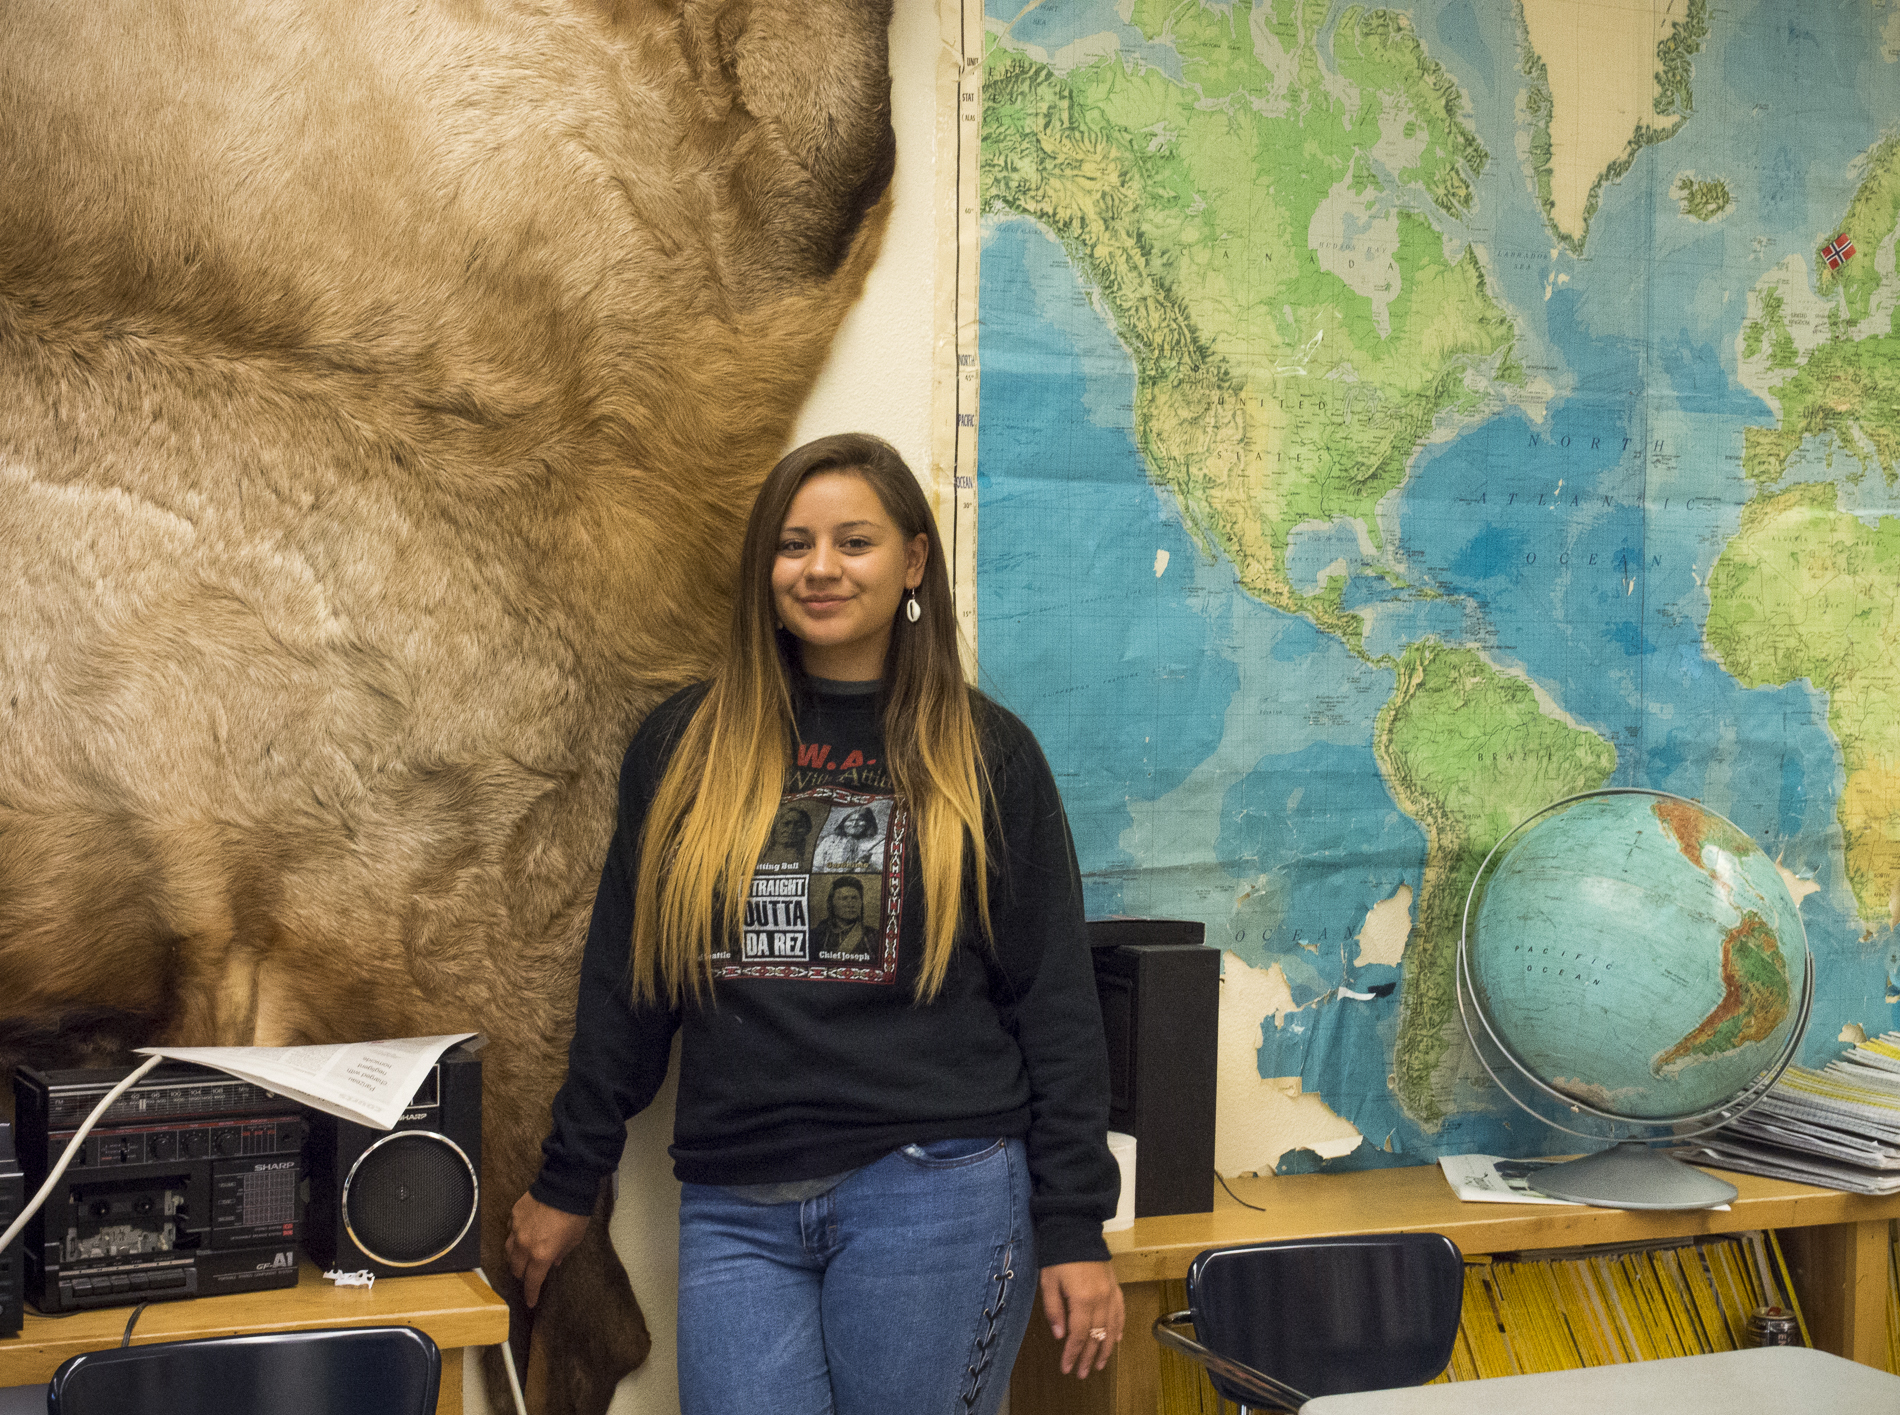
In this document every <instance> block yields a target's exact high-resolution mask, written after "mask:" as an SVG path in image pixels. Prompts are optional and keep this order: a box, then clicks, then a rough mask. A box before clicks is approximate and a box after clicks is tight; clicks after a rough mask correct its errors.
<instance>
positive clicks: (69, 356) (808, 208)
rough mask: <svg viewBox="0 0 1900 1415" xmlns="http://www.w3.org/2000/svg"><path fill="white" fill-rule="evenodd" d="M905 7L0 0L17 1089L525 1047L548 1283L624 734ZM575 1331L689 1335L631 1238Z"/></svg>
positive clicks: (721, 504)
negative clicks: (558, 1112)
mask: <svg viewBox="0 0 1900 1415" xmlns="http://www.w3.org/2000/svg"><path fill="white" fill-rule="evenodd" d="M889 19H890V13H889V5H888V3H883V4H880V3H876V0H756V3H747V0H647V2H646V3H642V2H641V0H535V3H529V0H400V3H396V2H395V0H273V3H264V0H86V3H84V4H72V3H66V0H0V1063H4V1064H5V1065H9V1066H10V1065H13V1064H16V1063H18V1062H21V1061H31V1062H34V1063H36V1064H40V1065H74V1064H104V1063H106V1062H109V1061H116V1060H119V1059H122V1058H123V1057H124V1056H125V1054H126V1051H127V1049H128V1048H129V1047H131V1046H135V1045H140V1044H146V1043H158V1042H168V1043H176V1044H201V1045H208V1044H232V1043H250V1042H256V1043H261V1044H293V1043H302V1042H318V1041H337V1040H350V1039H364V1038H372V1037H383V1036H409V1035H426V1034H436V1033H444V1032H454V1031H463V1030H479V1031H482V1032H485V1033H487V1034H488V1036H489V1038H490V1044H489V1046H488V1048H487V1049H486V1051H485V1052H484V1053H483V1055H484V1060H485V1067H486V1077H485V1092H486V1098H487V1109H486V1113H485V1117H484V1133H483V1154H484V1173H483V1176H482V1179H483V1192H484V1215H483V1219H484V1249H483V1251H484V1254H485V1267H486V1270H487V1272H488V1274H489V1276H490V1277H491V1278H494V1279H495V1280H496V1281H497V1282H498V1283H501V1284H504V1285H506V1284H507V1283H508V1281H509V1279H508V1276H507V1274H508V1264H507V1262H506V1261H505V1259H504V1258H503V1256H502V1238H503V1236H504V1234H505V1232H506V1225H507V1221H508V1210H509V1205H510V1204H511V1203H512V1202H513V1199H514V1196H516V1195H518V1194H520V1193H521V1191H522V1190H523V1189H524V1188H525V1187H526V1185H527V1183H528V1181H529V1180H530V1178H531V1177H532V1176H533V1173H534V1171H535V1168H536V1166H537V1164H538V1160H539V1151H538V1145H539V1141H540V1139H541V1137H542V1135H543V1133H544V1132H545V1129H546V1126H547V1121H548V1105H549V1102H550V1099H551V1097H552V1096H553V1093H554V1091H555V1089H556V1087H557V1086H558V1085H559V1083H560V1080H561V1077H562V1074H563V1071H564V1068H565V1064H566V1042H567V1037H568V1034H569V1031H570V1028H571V1025H572V1009H573V999H574V989H575V981H576V975H577V969H578V965H579V959H580V948H581V941H582V938H583V934H584V931H585V927H586V921H587V916H588V911H589V906H590V903H591V900H592V896H593V892H594V886H595V883H596V881H597V878H598V871H599V867H600V861H601V858H602V856H603V854H604V852H605V848H606V842H607V839H608V836H609V834H610V832H611V830H612V827H613V785H614V780H615V773H616V770H617V768H618V765H619V759H620V755H621V753H622V750H623V749H624V747H625V744H626V742H627V739H628V736H629V735H630V733H631V731H632V729H633V728H634V726H635V725H636V724H637V723H638V722H639V720H640V719H641V717H642V716H643V714H644V713H645V712H646V710H647V709H648V708H650V707H651V706H652V705H653V704H654V703H655V702H657V701H658V700H659V699H660V698H662V697H663V696H665V695H666V694H668V693H669V692H671V691H672V690H674V689H675V688H677V687H679V686H680V685H682V684H684V683H686V682H689V681H691V680H692V679H694V678H695V677H698V676H701V675H702V674H703V673H704V672H705V670H706V668H707V666H708V664H709V663H710V662H711V661H712V658H713V655H714V654H715V653H716V652H717V651H718V650H719V647H720V644H721V641H722V637H723V627H722V626H723V625H724V622H725V618H726V606H727V603H728V596H729V593H730V581H731V574H732V568H733V558H734V547H736V545H737V543H738V535H737V527H738V525H739V524H740V522H741V520H742V519H743V515H744V511H745V508H746V507H747V505H748V503H749V501H750V499H751V492H752V488H753V487H754V486H755V485H756V483H757V481H758V479H759V478H761V477H762V476H763V474H764V473H765V471H766V470H767V469H769V467H770V466H771V464H772V462H773V461H774V460H775V459H776V457H777V456H778V455H779V454H780V452H782V451H783V450H784V445H785V442H786V439H787V436H788V434H789V432H790V429H791V425H792V420H793V416H794V414H795V412H796V410H797V409H798V407H799V405H800V403H801V402H802V400H803V399H804V397H805V395H806V393H807V392H808V391H809V389H810V387H811V384H812V382H813V380H814V378H815V377H816V375H817V372H818V370H819V367H820V365H821V363H822V362H823V360H824V357H825V354H826V351H827V349H828V347H829V345H830V342H831V339H832V336H833V334H834V332H835V331H836V329H837V326H838V324H839V322H840V320H841V319H842V317H843V315H844V313H845V311H846V310H847V309H848V307H849V306H850V304H851V303H852V301H853V300H854V299H855V298H856V296H857V294H858V292H859V290H860V288H861V286H862V282H863V279H864V275H865V272H866V270H867V269H868V267H869V265H870V263H871V261H872V259H873V258H874V256H875V254H876V248H877V243H878V239H879V234H880V232H881V230H882V228H883V224H884V219H885V211H886V202H887V197H886V190H887V186H888V183H889V179H890V176H891V173H892V170H893V163H894V160H895V158H894V139H893V136H892V130H891V123H890V112H889V101H890V79H889V70H888V64H887V43H888V36H887V27H888V23H889ZM607 1202H608V1201H607V1200H606V1198H605V1197H604V1196H603V1200H602V1205H603V1210H604V1208H605V1205H606V1203H607ZM526 1328H527V1323H526V1319H525V1315H523V1318H522V1320H521V1321H520V1322H519V1323H518V1329H519V1330H526ZM530 1345H531V1346H532V1358H531V1360H530V1363H529V1367H530V1369H529V1372H528V1375H529V1387H530V1393H531V1399H532V1402H533V1403H534V1405H535V1406H536V1407H538V1409H540V1410H542V1411H548V1412H567V1411H575V1412H583V1411H584V1412H597V1411H600V1410H603V1409H604V1408H605V1406H606V1402H607V1400H608V1398H609V1397H610V1395H611V1393H612V1389H613V1383H614V1382H615V1381H616V1380H617V1379H618V1378H619V1376H620V1375H621V1374H622V1373H624V1372H625V1371H626V1370H628V1369H630V1368H631V1367H633V1366H634V1365H637V1364H638V1362H639V1361H640V1360H641V1359H643V1357H644V1356H645V1354H646V1348H647V1336H646V1330H645V1327H644V1325H643V1324H642V1320H641V1317H640V1313H639V1310H638V1306H637V1303H636V1301H635V1299H634V1295H633V1294H632V1293H631V1291H630V1289H629V1286H628V1282H627V1279H626V1276H625V1273H624V1271H623V1270H622V1268H621V1266H620V1263H619V1261H618V1259H617V1258H616V1257H615V1256H614V1254H613V1251H612V1249H611V1248H610V1247H609V1245H608V1243H607V1240H606V1236H605V1230H604V1218H602V1217H601V1216H598V1215H597V1219H596V1223H595V1225H594V1231H593V1233H592V1235H591V1236H590V1239H589V1240H588V1242H587V1243H586V1244H585V1245H584V1247H583V1248H582V1249H581V1250H579V1251H577V1252H576V1253H575V1254H574V1255H573V1256H572V1257H570V1258H569V1260H568V1261H567V1262H566V1263H564V1264H563V1265H562V1267H561V1269H560V1271H559V1272H558V1273H557V1274H556V1275H555V1277H554V1278H553V1280H552V1282H551V1285H550V1287H549V1290H548V1291H547V1293H546V1295H545V1296H544V1297H543V1300H542V1302H541V1305H540V1307H539V1308H537V1309H536V1311H535V1313H534V1316H533V1323H532V1331H531V1336H530Z"/></svg>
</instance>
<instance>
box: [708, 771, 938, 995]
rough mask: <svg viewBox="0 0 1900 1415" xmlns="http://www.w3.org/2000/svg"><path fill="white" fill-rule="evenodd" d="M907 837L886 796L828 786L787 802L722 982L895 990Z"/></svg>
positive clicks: (723, 966) (899, 808)
mask: <svg viewBox="0 0 1900 1415" xmlns="http://www.w3.org/2000/svg"><path fill="white" fill-rule="evenodd" d="M815 774H816V773H799V775H800V776H805V777H807V779H809V776H810V775H815ZM799 784H802V783H799V782H797V781H796V780H794V781H793V782H788V785H799ZM909 832H910V815H909V812H908V811H906V810H905V808H904V804H903V802H901V801H899V800H897V799H896V798H895V797H893V796H891V795H889V794H873V793H871V792H866V791H859V790H851V789H849V788H847V787H843V786H838V785H830V784H827V785H822V786H815V787H809V788H807V789H804V790H798V791H794V792H790V793H788V794H787V795H786V796H785V797H784V798H783V799H782V800H781V801H780V802H779V809H778V816H777V818H776V819H775V820H774V821H773V822H772V834H771V837H770V839H769V840H768V841H767V843H766V847H765V850H764V852H763V853H762V854H761V855H760V856H759V863H758V865H757V866H756V867H755V868H754V870H753V874H752V887H751V890H750V891H749V892H748V893H747V895H746V905H745V932H744V934H743V936H742V938H741V939H740V941H739V951H738V956H737V957H734V956H733V955H732V954H730V953H728V954H727V955H726V956H725V957H724V958H723V960H720V959H719V956H718V955H715V959H716V960H718V971H719V976H720V977H721V978H728V979H742V978H823V979H831V980H833V981H836V982H847V983H893V982H895V981H896V980H897V940H898V935H899V933H900V932H901V927H902V924H903V913H904V868H903V866H904V842H905V839H906V837H907V836H908V835H909Z"/></svg>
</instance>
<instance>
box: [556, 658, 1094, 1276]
mask: <svg viewBox="0 0 1900 1415" xmlns="http://www.w3.org/2000/svg"><path fill="white" fill-rule="evenodd" d="M801 695H802V697H803V699H804V700H803V702H802V703H801V706H800V708H799V710H798V713H797V728H798V738H799V743H798V746H797V749H796V750H797V758H798V760H797V764H796V765H794V766H793V767H791V768H790V769H788V771H787V772H786V784H785V792H784V797H783V800H782V803H781V805H780V809H779V815H778V819H777V821H776V822H775V824H774V827H773V833H772V837H771V840H770V842H769V843H768V845H767V849H766V851H765V853H764V855H762V856H761V857H760V862H759V865H758V869H757V873H755V875H754V876H753V880H752V886H751V893H750V895H749V897H748V899H747V904H746V926H745V930H744V935H743V937H742V938H739V939H734V940H731V941H730V942H729V943H728V944H727V952H726V953H724V954H723V955H715V957H714V960H713V962H714V970H715V982H714V985H713V988H712V990H711V992H710V994H709V995H708V997H707V1000H706V1001H705V1002H703V1003H695V1002H693V1001H692V1000H691V999H690V998H689V999H688V1000H687V1001H686V1002H685V1003H684V1004H683V1005H682V1007H680V1008H678V1009H674V1008H669V1007H667V1006H666V1005H664V1004H663V1003H646V1004H641V1005H638V1006H636V1005H634V1004H633V1002H632V1000H631V985H630V981H629V967H628V965H629V958H630V943H629V940H630V937H631V933H632V925H633V889H634V881H635V879H636V878H637V876H638V863H639V861H638V857H639V842H640V831H641V827H642V825H643V823H644V822H645V820H646V813H647V810H648V808H649V806H650V805H651V804H652V801H653V795H654V792H655V790H656V789H657V787H658V785H659V781H660V777H661V775H662V774H663V773H664V772H665V769H666V763H667V760H668V758H669V757H670V756H671V753H672V750H673V746H674V744H675V743H676V742H677V741H678V739H679V736H680V734H681V732H682V731H683V730H684V729H685V726H686V723H687V722H688V720H689V719H690V718H691V716H692V713H693V711H694V709H695V708H697V707H698V706H699V703H700V702H701V701H702V699H703V698H704V696H705V689H704V687H703V686H701V687H698V688H692V689H688V690H687V691H686V692H684V693H681V694H678V695H676V696H674V697H673V698H670V699H668V700H667V701H666V702H665V703H662V704H661V705H660V706H659V707H658V708H656V709H655V710H654V711H653V713H652V714H651V715H650V716H649V717H648V718H647V720H646V722H645V723H644V724H642V726H641V728H640V730H639V731H638V732H637V733H636V734H635V735H634V738H633V742H632V744H631V745H630V746H629V747H628V748H627V756H626V760H625V762H624V763H623V765H622V767H621V771H620V815H619V822H618V825H617V826H616V828H615V831H614V837H613V843H612V845H611V846H610V847H609V849H608V852H607V861H606V864H605V865H604V866H603V867H602V869H601V877H600V891H599V893H598V895H597V896H596V897H595V901H594V915H593V921H592V923H591V925H590V926H589V929H588V935H587V950H586V954H585V956H584V958H583V961H582V964H581V983H580V999H579V1004H578V1008H577V1012H576V1020H575V1028H574V1041H573V1045H572V1046H571V1048H570V1049H569V1052H568V1074H567V1080H566V1081H565V1082H564V1083H563V1084H562V1086H561V1090H560V1093H559V1094H558V1095H557V1096H556V1097H555V1100H554V1129H553V1133H552V1134H550V1135H549V1136H548V1138H547V1139H546V1140H545V1141H544V1142H543V1143H542V1146H541V1149H542V1154H543V1156H544V1158H543V1162H542V1167H541V1174H540V1176H539V1178H537V1179H536V1180H535V1182H534V1185H533V1187H532V1190H531V1192H532V1193H533V1194H534V1196H535V1198H537V1199H539V1200H540V1201H541V1202H542V1203H544V1204H548V1205H551V1206H552V1207H554V1208H557V1209H562V1210H565V1211H567V1212H569V1213H576V1214H584V1213H590V1212H592V1210H593V1206H594V1197H595V1194H596V1191H597V1190H598V1187H599V1182H600V1179H601V1177H602V1176H603V1175H606V1174H608V1173H610V1172H612V1171H613V1170H614V1169H615V1168H616V1167H617V1165H618V1164H619V1161H620V1152H621V1148H622V1146H623V1145H624V1143H625V1140H626V1129H625V1127H626V1121H627V1118H628V1117H629V1116H631V1115H633V1114H634V1113H635V1112H637V1111H639V1110H641V1109H642V1108H644V1107H645V1106H646V1105H647V1103H648V1102H649V1101H651V1100H652V1099H653V1095H654V1093H655V1092H656V1091H657V1090H658V1089H659V1087H660V1083H661V1081H662V1080H663V1079H664V1077H665V1075H666V1064H667V1056H668V1053H669V1051H670V1050H671V1046H672V1038H673V1033H674V1031H675V1030H679V1031H680V1032H681V1033H682V1037H681V1052H680V1058H681V1060H680V1084H679V1103H678V1108H677V1110H676V1111H675V1114H674V1122H673V1144H672V1146H671V1150H670V1153H671V1154H672V1156H673V1161H674V1164H673V1172H674V1173H675V1174H676V1175H677V1176H678V1177H679V1178H680V1179H681V1180H684V1181H686V1182H688V1183H695V1184H769V1183H780V1182H786V1181H793V1180H801V1179H816V1178H820V1177H822V1176H826V1175H833V1174H838V1173H841V1172H845V1171H848V1170H851V1169H854V1168H856V1167H858V1166H859V1165H864V1164H868V1163H870V1162H871V1161H873V1160H876V1159H878V1158H880V1157H881V1156H883V1155H885V1154H887V1153H889V1152H890V1151H891V1150H893V1149H896V1148H898V1147H900V1146H903V1145H906V1144H912V1143H916V1142H921V1141H928V1140H947V1139H973V1138H979V1137H989V1136H1009V1137H1022V1138H1024V1139H1025V1141H1026V1143H1027V1149H1028V1156H1029V1171H1030V1175H1031V1177H1032V1179H1033V1181H1034V1192H1033V1196H1032V1200H1031V1206H1032V1211H1033V1213H1034V1217H1035V1225H1036V1253H1037V1260H1038V1262H1039V1263H1040V1264H1041V1265H1043V1266H1045V1267H1046V1266H1049V1265H1052V1264H1055V1263H1066V1262H1077V1261H1085V1260H1101V1259H1105V1258H1106V1257H1107V1256H1108V1250H1107V1248H1106V1246H1105V1245H1104V1244H1103V1242H1102V1222H1103V1220H1104V1219H1107V1218H1109V1217H1110V1216H1111V1215H1113V1213H1114V1211H1115V1199H1116V1192H1117V1188H1118V1173H1117V1170H1116V1166H1115V1162H1114V1160H1113V1158H1112V1157H1111V1156H1110V1155H1109V1152H1108V1146H1107V1142H1106V1139H1105V1138H1104V1136H1105V1132H1106V1130H1107V1124H1108V1062H1107V1052H1106V1048H1105V1046H1104V1044H1103V1040H1102V1022H1101V1013H1100V1009H1099V1006H1098V1004H1097V1002H1096V996H1095V981H1094V974H1093V970H1092V967H1091V964H1090V961H1089V950H1088V941H1087V937H1086V935H1085V932H1084V929H1083V923H1082V892H1081V882H1080V879H1079V876H1078V873H1077V870H1076V863H1075V847H1074V845H1073V844H1072V843H1071V841H1070V839H1069V828H1068V823H1067V821H1066V820H1065V819H1064V817H1063V814H1062V803H1061V801H1060V799H1059V798H1058V797H1057V795H1056V788H1055V781H1054V779H1053V778H1052V776H1051V775H1050V772H1049V767H1048V764H1047V763H1046V762H1045V761H1044V760H1043V756H1042V752H1041V750H1040V749H1039V748H1038V747H1037V746H1036V742H1035V739H1034V738H1033V737H1032V736H1031V735H1030V733H1029V729H1028V728H1026V727H1025V726H1024V725H1023V724H1022V723H1021V722H1020V721H1019V720H1017V719H1016V718H1015V717H1014V716H1012V715H1011V714H1009V713H1007V712H1005V711H1004V710H1002V709H1001V708H999V707H997V706H995V705H994V704H992V703H990V702H989V701H988V700H987V699H984V698H982V697H980V696H976V695H973V697H972V706H973V708H974V709H975V710H976V712H977V721H978V724H979V729H980V732H981V736H982V739H983V744H984V747H983V751H984V760H985V762H986V763H987V765H988V767H989V771H990V775H991V780H992V783H993V785H994V790H995V805H994V809H993V812H992V818H991V819H990V821H989V822H988V829H987V845H988V850H989V855H990V865H991V873H990V881H989V899H990V919H991V924H992V928H993V930H994V947H993V948H992V947H990V946H989V945H988V944H986V943H984V942H982V941H981V938H980V933H979V929H978V924H977V911H976V903H975V894H974V882H973V881H972V880H971V879H970V878H969V877H968V876H967V874H966V878H965V881H964V908H963V925H962V931H961V937H960V941H959V944H958V948H957V951H956V954H955V956H954V957H953V958H952V960H951V964H950V971H949V974H948V976H947V977H946V978H945V980H944V985H943V989H942V991H941V992H939V993H938V995H937V996H936V998H935V999H933V1000H932V1001H931V1002H930V1003H928V1004H927V1005H923V1006H919V1005H918V1004H917V1003H916V1001H915V992H914V987H915V980H916V976H917V972H918V969H919V967H920V965H921V961H922V957H923V913H924V900H923V883H922V879H921V878H920V876H919V875H918V873H917V859H916V853H915V850H914V849H913V847H912V840H911V836H912V826H911V822H910V819H909V814H908V811H907V809H906V805H905V803H904V801H903V800H902V799H901V798H897V797H894V796H893V794H892V787H891V781H890V777H889V774H888V773H887V772H886V770H885V768H884V765H883V763H882V760H881V758H882V757H883V737H882V733H881V730H880V723H879V719H878V706H879V698H878V695H876V694H857V695H848V696H847V695H842V694H831V693H826V692H822V691H816V690H810V689H808V688H806V689H801Z"/></svg>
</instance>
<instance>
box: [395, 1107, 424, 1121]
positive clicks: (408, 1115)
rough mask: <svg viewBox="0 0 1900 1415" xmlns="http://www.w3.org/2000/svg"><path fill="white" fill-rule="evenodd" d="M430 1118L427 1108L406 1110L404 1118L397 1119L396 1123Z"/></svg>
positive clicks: (403, 1114)
mask: <svg viewBox="0 0 1900 1415" xmlns="http://www.w3.org/2000/svg"><path fill="white" fill-rule="evenodd" d="M428 1118H429V1112H428V1111H426V1110H405V1111H404V1112H403V1113H402V1119H401V1120H399V1121H397V1122H396V1123H397V1124H398V1125H401V1124H404V1123H406V1122H408V1121H412V1120H427V1119H428Z"/></svg>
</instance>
